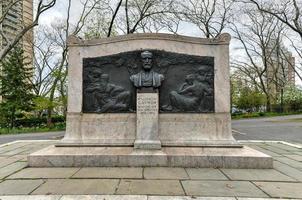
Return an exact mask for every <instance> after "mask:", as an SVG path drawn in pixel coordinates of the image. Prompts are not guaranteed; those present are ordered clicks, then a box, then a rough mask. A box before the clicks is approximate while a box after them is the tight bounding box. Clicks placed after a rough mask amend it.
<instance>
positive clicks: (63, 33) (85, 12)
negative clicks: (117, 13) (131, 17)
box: [47, 0, 101, 125]
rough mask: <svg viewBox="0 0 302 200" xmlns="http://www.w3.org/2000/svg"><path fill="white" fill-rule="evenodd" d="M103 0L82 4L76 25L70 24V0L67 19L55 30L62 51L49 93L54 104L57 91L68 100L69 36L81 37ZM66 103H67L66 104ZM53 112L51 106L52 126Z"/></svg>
mask: <svg viewBox="0 0 302 200" xmlns="http://www.w3.org/2000/svg"><path fill="white" fill-rule="evenodd" d="M100 1H101V0H85V1H84V2H83V4H82V7H83V9H82V10H81V12H80V15H79V18H78V20H77V21H76V23H75V24H74V25H72V24H71V22H70V11H71V6H72V0H68V8H67V17H66V21H65V22H64V23H61V24H58V25H57V26H56V27H55V28H54V29H53V34H52V40H53V41H54V42H55V43H56V45H57V47H58V49H60V54H61V55H60V57H59V59H58V62H57V63H56V64H55V70H54V73H53V77H54V79H53V82H52V85H51V88H50V91H49V100H50V102H53V101H54V99H55V98H56V91H57V92H58V93H59V96H60V98H62V99H66V79H67V66H68V62H67V58H68V46H67V43H66V41H67V38H68V36H69V35H79V34H80V33H81V31H82V29H83V27H84V25H85V23H86V21H87V19H88V16H89V15H90V14H91V12H92V11H93V10H94V9H95V8H96V6H97V5H98V3H99V2H100ZM65 103H66V102H65ZM64 107H65V109H64V115H66V113H65V112H66V107H67V105H64ZM52 112H53V106H52V105H49V107H48V109H47V123H48V125H51V123H52V122H51V116H52Z"/></svg>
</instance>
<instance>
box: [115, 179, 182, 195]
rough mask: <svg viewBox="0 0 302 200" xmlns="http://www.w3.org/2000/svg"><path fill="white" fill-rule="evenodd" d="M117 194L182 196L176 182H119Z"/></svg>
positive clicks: (179, 186) (179, 185)
mask: <svg viewBox="0 0 302 200" xmlns="http://www.w3.org/2000/svg"><path fill="white" fill-rule="evenodd" d="M116 193H117V194H134V195H136V194H146V195H184V194H185V193H184V191H183V189H182V187H181V184H180V182H179V181H176V180H121V183H120V185H119V188H118V190H117V192H116Z"/></svg>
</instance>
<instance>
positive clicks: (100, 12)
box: [86, 0, 180, 38]
mask: <svg viewBox="0 0 302 200" xmlns="http://www.w3.org/2000/svg"><path fill="white" fill-rule="evenodd" d="M174 5H175V2H174V1H173V0H115V1H112V0H103V1H101V2H100V3H99V4H98V6H97V9H96V10H95V11H94V13H93V14H92V15H91V18H92V19H91V20H90V21H89V22H90V24H89V25H88V26H89V29H88V33H87V34H86V35H87V36H88V37H89V38H91V36H92V37H93V36H95V37H111V36H113V35H117V34H132V33H135V32H159V31H165V32H172V33H176V32H177V30H178V25H179V21H180V20H179V19H177V18H175V16H174V14H173V9H174V8H173V6H174ZM104 27H105V28H104ZM95 30H97V31H98V33H97V32H96V31H95ZM99 33H101V34H99Z"/></svg>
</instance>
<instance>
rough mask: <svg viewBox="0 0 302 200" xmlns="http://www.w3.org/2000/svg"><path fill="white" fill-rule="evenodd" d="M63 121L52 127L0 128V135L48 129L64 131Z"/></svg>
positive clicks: (37, 131)
mask: <svg viewBox="0 0 302 200" xmlns="http://www.w3.org/2000/svg"><path fill="white" fill-rule="evenodd" d="M65 127H66V126H65V123H56V124H54V125H53V126H52V127H46V126H43V127H22V128H12V129H8V128H0V135H6V134H22V133H39V132H49V131H64V130H65Z"/></svg>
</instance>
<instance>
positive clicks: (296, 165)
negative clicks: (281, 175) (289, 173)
mask: <svg viewBox="0 0 302 200" xmlns="http://www.w3.org/2000/svg"><path fill="white" fill-rule="evenodd" d="M274 159H275V160H277V161H279V162H282V163H284V164H287V165H290V166H291V167H294V168H298V169H302V162H299V161H296V160H293V159H290V158H286V157H276V158H274Z"/></svg>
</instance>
